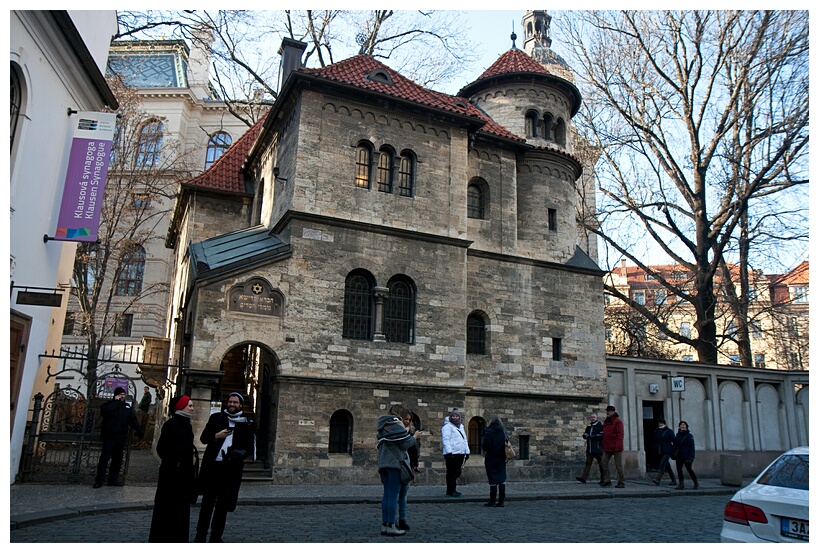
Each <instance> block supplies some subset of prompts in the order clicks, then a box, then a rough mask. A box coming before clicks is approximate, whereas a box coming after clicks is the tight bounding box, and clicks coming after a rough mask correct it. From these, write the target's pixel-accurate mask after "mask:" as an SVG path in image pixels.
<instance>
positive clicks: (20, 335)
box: [9, 312, 30, 433]
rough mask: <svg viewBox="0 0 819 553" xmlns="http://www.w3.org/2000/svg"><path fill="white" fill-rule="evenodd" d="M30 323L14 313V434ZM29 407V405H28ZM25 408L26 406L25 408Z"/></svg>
mask: <svg viewBox="0 0 819 553" xmlns="http://www.w3.org/2000/svg"><path fill="white" fill-rule="evenodd" d="M29 326H30V322H29V321H28V320H26V319H23V318H22V317H17V316H15V315H14V312H12V314H11V321H10V323H9V327H11V342H10V352H9V353H10V354H11V355H10V358H11V359H10V362H11V369H10V370H9V373H10V375H11V387H10V388H9V397H10V398H11V415H10V420H9V422H11V433H14V417H15V415H16V414H17V406H18V404H19V403H20V397H19V396H20V382H21V380H22V377H23V366H24V364H25V363H24V361H25V349H26V342H27V341H28V329H29ZM26 405H27V403H26ZM24 408H25V406H24Z"/></svg>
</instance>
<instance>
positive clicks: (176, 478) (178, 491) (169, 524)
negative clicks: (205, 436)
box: [148, 415, 196, 543]
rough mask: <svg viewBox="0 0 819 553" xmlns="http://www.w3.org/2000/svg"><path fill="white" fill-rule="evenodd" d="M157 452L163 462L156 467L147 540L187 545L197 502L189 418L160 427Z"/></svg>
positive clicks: (173, 418) (191, 430)
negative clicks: (192, 514) (194, 504)
mask: <svg viewBox="0 0 819 553" xmlns="http://www.w3.org/2000/svg"><path fill="white" fill-rule="evenodd" d="M156 453H157V455H159V458H160V459H161V460H162V462H161V464H160V465H159V479H158V481H157V483H156V495H155V496H154V513H153V517H152V518H151V530H150V534H149V536H148V541H149V542H153V543H171V542H174V543H180V542H181V543H187V542H188V539H189V537H190V534H189V533H190V516H191V502H195V501H196V495H195V492H194V489H195V485H196V481H195V480H194V467H195V464H194V459H195V458H196V457H195V455H196V453H195V449H194V445H193V429H192V428H191V420H190V418H186V417H183V416H181V415H175V416H173V417H171V418H170V419H169V420H168V421H167V422H166V423H165V424H164V425H162V433H161V434H160V435H159V441H158V442H157V444H156Z"/></svg>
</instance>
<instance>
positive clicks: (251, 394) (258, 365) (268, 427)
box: [213, 343, 278, 468]
mask: <svg viewBox="0 0 819 553" xmlns="http://www.w3.org/2000/svg"><path fill="white" fill-rule="evenodd" d="M277 365H278V358H277V357H276V354H275V353H273V352H272V351H270V350H269V349H268V348H267V347H266V346H263V345H260V344H255V343H245V344H239V345H237V346H234V347H233V348H231V349H230V350H229V351H228V352H227V353H226V354H225V356H224V357H223V358H222V362H221V364H220V369H221V371H222V378H221V380H220V382H219V388H218V389H217V390H215V391H214V397H213V400H214V401H221V402H224V401H225V400H226V399H227V396H228V395H229V394H230V393H231V392H234V391H236V392H239V393H241V394H242V395H243V396H244V398H245V402H244V406H243V407H244V409H243V410H244V412H245V414H247V415H249V416H251V417H253V419H254V420H255V421H256V425H257V427H258V436H257V437H256V456H257V459H258V460H259V461H260V462H261V463H263V464H264V466H265V468H270V459H271V453H272V451H273V449H274V447H275V443H276V439H275V438H276V406H277V404H278V386H277V385H276V382H275V380H276V366H277Z"/></svg>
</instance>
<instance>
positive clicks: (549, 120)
mask: <svg viewBox="0 0 819 553" xmlns="http://www.w3.org/2000/svg"><path fill="white" fill-rule="evenodd" d="M554 125H555V118H554V117H553V116H552V114H551V113H547V114H546V115H544V116H543V138H545V139H546V140H554V135H553V134H552V127H554Z"/></svg>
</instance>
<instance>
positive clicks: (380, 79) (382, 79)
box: [367, 69, 395, 86]
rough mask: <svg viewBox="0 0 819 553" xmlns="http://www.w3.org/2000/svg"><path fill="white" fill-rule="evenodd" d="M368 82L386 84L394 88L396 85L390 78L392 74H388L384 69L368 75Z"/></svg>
mask: <svg viewBox="0 0 819 553" xmlns="http://www.w3.org/2000/svg"><path fill="white" fill-rule="evenodd" d="M367 80H368V81H372V82H374V83H384V84H387V85H390V86H393V85H394V84H395V83H394V82H393V80H392V77H390V74H389V73H387V72H386V71H385V70H384V69H376V70H375V71H373V72H372V73H369V74H368V75H367Z"/></svg>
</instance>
